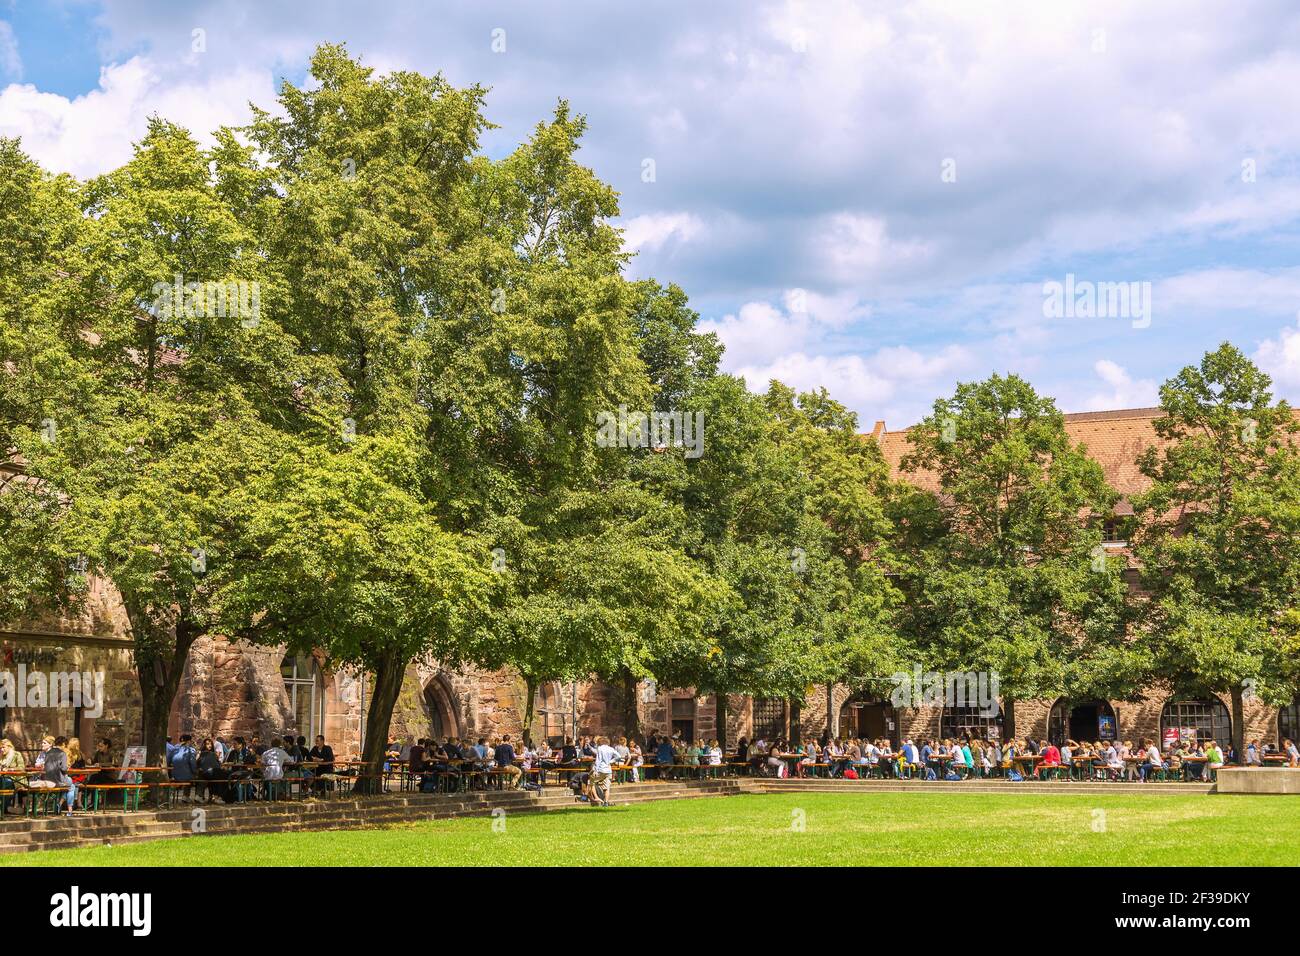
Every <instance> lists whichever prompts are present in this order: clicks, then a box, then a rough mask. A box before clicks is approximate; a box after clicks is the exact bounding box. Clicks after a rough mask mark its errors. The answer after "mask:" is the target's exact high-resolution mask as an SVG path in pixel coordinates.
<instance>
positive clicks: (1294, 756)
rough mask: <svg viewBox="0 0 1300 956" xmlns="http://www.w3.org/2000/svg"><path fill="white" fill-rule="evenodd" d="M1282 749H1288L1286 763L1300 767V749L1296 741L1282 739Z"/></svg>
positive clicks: (1289, 765)
mask: <svg viewBox="0 0 1300 956" xmlns="http://www.w3.org/2000/svg"><path fill="white" fill-rule="evenodd" d="M1282 749H1283V750H1285V751H1286V765H1287V766H1288V767H1300V750H1297V749H1296V745H1295V741H1294V740H1284V741H1282Z"/></svg>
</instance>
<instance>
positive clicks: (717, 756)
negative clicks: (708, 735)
mask: <svg viewBox="0 0 1300 956" xmlns="http://www.w3.org/2000/svg"><path fill="white" fill-rule="evenodd" d="M705 760H706V762H707V763H708V765H709V766H710V767H720V766H722V748H721V747H719V746H718V742H717V741H716V740H710V741H709V749H708V751H707V752H706V753H705Z"/></svg>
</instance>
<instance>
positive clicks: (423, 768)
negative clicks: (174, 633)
mask: <svg viewBox="0 0 1300 956" xmlns="http://www.w3.org/2000/svg"><path fill="white" fill-rule="evenodd" d="M1242 756H1243V759H1241V760H1238V759H1237V755H1236V753H1235V752H1234V751H1233V750H1232V748H1231V747H1228V748H1226V751H1225V748H1223V747H1221V746H1220V745H1219V744H1218V742H1216V741H1215V740H1203V741H1202V740H1181V739H1180V740H1178V741H1176V742H1175V743H1173V744H1172V745H1171V746H1169V747H1167V748H1166V749H1165V750H1163V751H1162V749H1161V746H1160V744H1159V743H1158V742H1157V741H1155V740H1152V739H1150V738H1147V739H1144V740H1141V741H1138V742H1137V743H1136V744H1135V743H1134V742H1133V741H1131V740H1124V741H1118V740H1110V741H1101V740H1094V741H1086V740H1085V741H1075V740H1066V741H1064V742H1063V743H1061V744H1059V745H1058V744H1056V743H1053V742H1051V741H1047V740H1042V741H1039V740H1035V739H1033V738H1021V739H1014V740H1008V741H1000V740H997V739H994V738H989V737H982V736H979V735H969V736H964V737H961V738H958V739H954V738H945V739H922V740H919V741H917V740H913V739H912V738H910V737H908V738H905V739H903V740H902V742H901V743H900V744H898V745H894V744H891V742H890V741H889V740H886V739H883V738H878V739H875V740H871V739H865V738H848V737H840V738H831V737H825V736H824V737H823V738H822V739H821V740H820V741H819V740H816V739H808V740H804V741H802V742H797V741H796V742H792V741H787V740H783V739H776V740H771V741H769V740H766V739H763V738H760V739H758V740H755V741H753V742H752V743H751V742H750V741H749V740H748V738H746V737H741V738H740V740H739V742H738V744H737V748H736V750H735V751H733V752H730V753H726V752H724V749H723V747H722V746H721V745H720V744H719V742H718V741H717V740H716V739H710V740H705V739H696V740H689V739H684V738H683V736H682V735H681V734H680V733H674V734H671V735H669V734H656V733H651V734H650V735H649V736H648V737H646V738H645V743H644V745H642V744H641V743H640V742H639V741H638V740H637V739H636V738H635V737H615V738H612V739H611V738H606V737H593V736H580V737H578V738H577V739H576V740H575V738H573V737H564V738H563V739H562V742H561V743H559V744H558V745H557V746H554V747H552V746H551V744H550V743H548V742H547V741H546V740H542V741H540V742H538V743H536V744H534V743H533V742H532V741H531V740H529V739H527V738H525V739H522V740H512V739H511V735H510V734H501V735H500V736H496V735H485V736H481V737H478V738H475V739H473V740H468V739H467V740H461V739H459V738H457V737H452V736H444V737H443V738H442V739H441V740H435V739H432V738H420V739H416V738H415V737H414V736H413V735H411V736H408V737H407V738H406V740H405V741H404V742H399V741H397V740H396V739H391V740H390V741H389V744H388V746H387V747H386V748H385V765H384V767H383V773H384V774H391V773H394V772H398V771H403V772H405V773H406V774H407V775H408V777H409V779H410V780H412V781H413V782H414V784H415V785H416V786H418V788H419V789H420V790H421V791H423V792H426V793H435V792H438V791H439V790H440V789H445V790H457V789H460V788H461V787H462V786H468V787H476V788H485V787H487V786H488V782H487V780H488V777H489V776H490V775H492V774H496V775H499V777H500V781H499V784H500V786H501V787H503V788H505V789H521V788H527V789H538V788H539V787H540V785H541V783H540V781H541V780H543V779H544V778H545V772H546V771H547V770H564V771H571V772H572V773H570V775H569V779H570V783H571V785H572V786H573V787H574V790H575V793H576V794H577V796H578V798H579V799H582V800H586V801H587V802H589V803H591V804H592V805H596V806H609V804H610V791H611V788H612V784H613V779H614V775H615V772H616V771H624V772H625V773H626V774H627V776H628V778H629V779H630V780H631V782H634V783H635V782H637V781H639V780H641V779H643V778H666V777H671V776H674V775H677V774H678V773H679V772H681V771H686V772H687V773H689V772H690V771H691V769H692V768H701V767H721V766H723V765H729V766H731V767H733V768H748V770H749V771H750V772H752V773H754V774H758V775H767V776H776V777H787V776H790V775H794V776H796V777H806V776H808V775H810V774H818V775H826V776H831V777H840V778H846V779H855V778H862V777H867V776H883V777H895V778H908V779H923V780H937V779H945V780H963V779H969V778H986V777H1004V778H1007V779H1010V780H1017V779H1024V778H1031V779H1043V778H1046V777H1049V776H1053V775H1057V774H1060V773H1061V772H1063V771H1068V770H1076V771H1077V772H1079V773H1080V774H1082V775H1085V776H1086V777H1088V778H1105V779H1111V780H1140V781H1144V782H1145V781H1149V780H1154V779H1161V778H1170V777H1172V778H1176V779H1186V780H1191V781H1199V780H1207V779H1209V777H1210V775H1211V773H1212V772H1213V771H1216V770H1218V769H1219V768H1221V767H1223V766H1225V765H1228V764H1237V763H1242V764H1245V765H1246V766H1262V765H1263V764H1265V763H1273V764H1275V765H1277V764H1285V765H1286V766H1290V767H1300V750H1298V749H1297V747H1296V744H1295V742H1293V741H1292V740H1289V739H1286V740H1283V741H1282V742H1281V745H1280V746H1276V747H1275V746H1273V745H1272V744H1267V745H1265V744H1261V742H1260V741H1259V740H1258V739H1254V740H1251V741H1250V742H1249V744H1248V746H1247V747H1246V748H1245V753H1244V754H1243V755H1242ZM119 762H120V761H119V760H118V757H117V754H116V753H115V752H114V748H113V741H112V740H111V739H110V738H107V737H104V738H101V739H99V740H98V741H97V742H96V747H95V752H94V753H93V754H92V755H90V756H89V757H87V756H86V755H85V754H83V753H82V751H81V744H80V741H79V740H78V739H77V738H76V737H71V738H69V737H64V736H48V737H45V738H44V739H43V740H42V741H41V747H40V750H39V751H38V753H37V754H36V757H35V759H34V761H33V763H32V767H31V771H32V772H29V769H28V766H27V762H26V760H25V758H24V756H23V753H22V751H20V750H18V749H17V748H16V747H14V745H13V744H12V742H11V741H9V740H7V739H4V740H0V806H2V807H3V811H4V812H22V803H23V800H24V799H25V797H26V796H27V794H28V792H29V791H34V790H42V789H56V788H66V801H65V803H66V807H67V810H68V812H69V813H72V812H74V811H75V810H76V809H77V808H78V807H84V806H85V805H86V803H85V800H84V795H85V791H84V787H85V786H86V785H92V786H94V785H105V784H118V783H121V782H123V781H126V780H129V779H130V780H134V779H137V778H135V776H134V774H136V773H138V772H139V770H142V769H144V768H131V767H122V766H119ZM163 762H164V763H165V766H166V767H167V769H168V771H169V776H170V780H171V783H172V784H173V785H181V786H179V787H178V788H177V789H178V792H177V793H176V795H175V799H176V800H178V801H180V802H207V803H212V802H215V801H217V800H225V801H227V802H233V801H235V800H246V799H257V798H258V796H259V793H258V789H257V788H256V787H255V786H253V784H254V783H261V784H263V788H262V791H261V793H262V795H266V794H267V792H268V790H267V787H266V785H267V784H269V785H271V787H274V786H275V784H276V783H277V782H278V781H283V780H284V779H285V777H286V772H287V771H288V772H290V773H292V775H293V776H294V777H295V778H297V779H298V780H299V781H300V782H301V785H302V786H303V788H304V789H310V790H314V791H317V792H319V791H322V790H325V789H327V788H328V787H330V786H332V785H333V784H334V783H335V782H336V781H337V780H338V779H339V774H337V773H336V769H337V768H336V759H335V756H334V750H333V748H332V747H330V745H329V744H327V743H326V742H325V738H324V737H323V736H317V737H316V742H315V746H313V747H310V748H308V746H307V739H306V738H305V737H303V736H300V735H299V736H294V735H292V734H284V735H283V736H277V737H272V738H271V740H270V741H269V742H268V743H263V742H262V739H261V737H259V736H258V735H256V734H254V735H252V736H251V737H249V738H245V737H242V736H236V737H234V738H233V739H232V740H231V741H230V742H229V743H227V742H226V741H224V740H222V739H220V738H214V737H205V738H203V739H202V741H200V742H198V743H196V742H195V739H194V738H193V737H192V736H191V735H189V734H184V735H182V736H181V737H180V739H179V741H177V742H173V741H172V739H171V738H170V737H169V738H167V745H166V752H165V755H164V757H163ZM346 772H347V771H344V773H346ZM79 794H80V795H81V797H82V800H81V802H79ZM10 804H15V805H16V806H15V807H12V808H11V807H10Z"/></svg>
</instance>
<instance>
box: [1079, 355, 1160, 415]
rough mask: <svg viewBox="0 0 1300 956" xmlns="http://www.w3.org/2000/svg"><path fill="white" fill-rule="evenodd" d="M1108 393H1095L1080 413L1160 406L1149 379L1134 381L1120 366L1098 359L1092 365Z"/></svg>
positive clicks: (1156, 391)
mask: <svg viewBox="0 0 1300 956" xmlns="http://www.w3.org/2000/svg"><path fill="white" fill-rule="evenodd" d="M1093 371H1095V372H1096V373H1097V377H1098V378H1100V379H1101V380H1102V381H1103V382H1104V383H1105V384H1106V386H1107V387H1108V388H1109V391H1102V392H1095V393H1094V394H1092V395H1091V396H1089V397H1088V399H1087V401H1086V407H1085V408H1082V409H1080V411H1085V412H1092V411H1108V410H1111V409H1116V408H1150V407H1152V406H1154V405H1159V404H1160V390H1159V389H1158V388H1157V387H1156V383H1155V382H1153V381H1152V380H1151V379H1147V378H1143V379H1134V378H1133V376H1131V375H1130V374H1129V373H1128V371H1127V370H1126V369H1125V368H1124V367H1123V366H1121V365H1119V364H1117V363H1115V362H1112V361H1111V360H1110V359H1100V360H1099V361H1097V362H1096V363H1095V364H1094V365H1093Z"/></svg>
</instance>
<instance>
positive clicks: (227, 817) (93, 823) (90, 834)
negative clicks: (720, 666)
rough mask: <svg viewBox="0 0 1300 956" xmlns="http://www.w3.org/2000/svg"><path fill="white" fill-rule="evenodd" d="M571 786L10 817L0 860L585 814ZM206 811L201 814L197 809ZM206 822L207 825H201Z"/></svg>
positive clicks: (625, 794)
mask: <svg viewBox="0 0 1300 956" xmlns="http://www.w3.org/2000/svg"><path fill="white" fill-rule="evenodd" d="M741 792H743V790H742V788H741V781H739V780H736V779H727V780H704V781H680V782H672V781H669V782H663V783H657V782H655V783H639V784H623V785H620V786H617V787H616V788H615V791H614V802H615V803H618V804H630V803H644V802H646V801H648V800H677V799H683V798H688V797H710V796H726V795H729V794H736V793H741ZM585 807H586V804H582V803H578V802H577V801H575V800H574V798H573V794H572V792H571V791H570V790H569V789H568V788H567V787H548V788H547V790H546V792H545V793H543V794H538V793H535V792H529V791H523V790H507V791H499V790H492V791H477V792H469V793H457V794H423V793H387V794H383V795H381V796H372V797H360V798H347V797H334V798H330V799H319V800H284V801H271V802H265V803H264V802H250V803H242V804H224V803H219V804H211V805H205V806H200V805H198V804H194V805H181V806H178V807H175V808H172V809H169V810H139V811H134V812H131V813H124V812H121V811H118V812H108V813H93V814H84V815H77V816H72V817H69V816H66V815H61V816H46V817H36V818H34V819H33V818H30V817H7V818H5V819H4V821H3V822H0V854H5V853H23V852H28V851H33V850H61V849H71V848H76V847H89V846H102V845H104V844H114V845H116V844H123V843H138V842H141V841H144V840H159V839H165V838H168V837H188V836H195V835H200V834H203V835H207V836H218V835H222V834H232V833H282V832H287V831H291V830H348V829H360V828H364V827H376V826H391V825H393V824H398V823H413V822H418V821H422V820H443V819H449V818H451V817H465V816H486V815H489V814H491V813H492V812H494V811H496V810H502V811H504V812H505V813H507V814H514V813H541V812H547V811H557V810H567V809H571V808H576V809H585ZM199 809H201V810H203V811H204V812H203V814H201V815H198V814H196V813H195V810H199ZM200 823H201V826H200Z"/></svg>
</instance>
